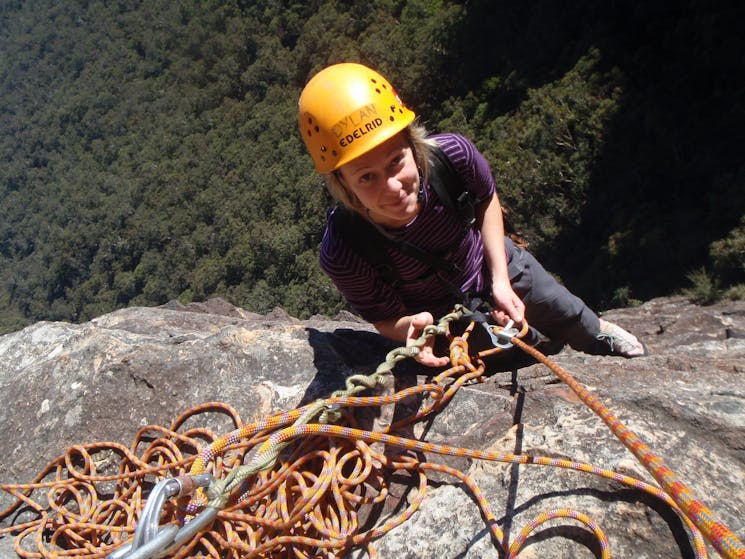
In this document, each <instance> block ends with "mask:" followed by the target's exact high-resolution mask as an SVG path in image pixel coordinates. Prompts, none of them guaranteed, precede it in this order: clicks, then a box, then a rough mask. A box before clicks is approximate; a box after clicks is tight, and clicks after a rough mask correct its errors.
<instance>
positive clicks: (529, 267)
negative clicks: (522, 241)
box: [504, 237, 600, 353]
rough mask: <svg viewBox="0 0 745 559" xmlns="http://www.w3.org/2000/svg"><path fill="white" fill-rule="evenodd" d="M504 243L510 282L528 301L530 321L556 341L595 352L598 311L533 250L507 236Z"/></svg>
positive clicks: (519, 294)
mask: <svg viewBox="0 0 745 559" xmlns="http://www.w3.org/2000/svg"><path fill="white" fill-rule="evenodd" d="M504 243H505V249H506V252H507V262H508V267H507V268H508V272H509V275H510V283H511V284H512V289H514V291H515V293H517V295H518V296H519V297H520V298H521V299H522V301H523V303H525V318H526V319H527V321H528V324H529V325H530V326H531V327H532V328H534V329H536V330H538V332H540V333H541V334H542V335H543V336H545V337H547V338H549V339H550V340H551V341H553V342H559V343H562V344H569V345H570V346H571V347H573V348H574V349H577V350H579V351H584V352H587V353H595V351H594V349H596V348H597V341H596V336H597V334H598V332H599V331H600V319H599V318H598V316H597V314H595V313H594V312H593V311H592V310H591V309H590V308H589V307H588V306H587V305H586V304H585V302H584V301H583V300H582V299H580V298H579V297H577V296H576V295H574V294H572V293H571V292H570V291H569V290H568V289H567V288H566V287H564V286H563V285H561V284H560V283H559V282H558V281H556V279H555V278H554V277H553V276H552V275H551V274H549V273H548V272H547V271H546V269H545V268H544V267H543V266H541V264H540V262H538V260H536V259H535V257H534V256H533V255H532V254H531V253H530V252H528V251H527V250H525V249H523V248H520V247H519V246H516V245H515V244H514V243H513V242H512V240H510V239H509V238H508V237H505V240H504Z"/></svg>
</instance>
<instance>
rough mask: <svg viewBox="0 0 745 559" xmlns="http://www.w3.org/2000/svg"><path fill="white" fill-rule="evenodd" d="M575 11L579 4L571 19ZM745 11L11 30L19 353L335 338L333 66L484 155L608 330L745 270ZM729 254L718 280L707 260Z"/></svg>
mask: <svg viewBox="0 0 745 559" xmlns="http://www.w3.org/2000/svg"><path fill="white" fill-rule="evenodd" d="M559 4H562V5H561V6H559ZM743 15H745V7H742V5H741V4H740V3H737V2H732V3H731V4H729V3H722V2H720V3H717V2H704V1H703V0H688V1H685V2H679V3H668V2H663V1H662V0H653V1H652V2H643V3H624V2H613V3H604V2H591V1H589V0H584V1H579V2H573V3H571V4H570V6H564V5H563V3H557V2H548V1H546V0H543V1H538V2H504V1H488V0H471V1H460V2H457V1H448V0H430V1H426V0H378V1H365V2H361V1H345V2H342V1H334V0H329V1H319V0H316V1H309V2H290V1H286V0H254V1H241V0H232V1H217V0H211V1H209V0H206V1H203V2H199V3H196V2H190V1H187V0H181V1H171V0H150V1H147V2H144V1H136V0H122V1H118V2H104V1H100V0H99V1H96V0H93V1H88V0H69V1H66V2H57V1H55V0H32V1H28V2H25V1H20V0H17V1H15V2H11V1H7V0H6V1H4V2H2V3H1V4H0V332H2V331H8V330H12V329H15V328H18V327H20V326H22V325H25V324H27V323H30V322H33V321H37V320H41V319H62V320H72V321H79V320H85V319H90V318H92V317H94V316H97V315H99V314H101V313H104V312H107V311H110V310H113V309H115V308H118V307H122V306H127V305H135V304H142V305H153V304H160V303H164V302H166V301H168V300H169V299H179V300H181V301H182V302H188V301H192V300H202V299H204V298H207V297H210V296H222V297H225V298H227V299H228V300H230V301H231V302H233V303H235V304H237V305H240V306H242V307H244V308H247V309H249V310H254V311H257V312H266V311H268V310H270V309H271V308H273V307H274V306H276V305H280V306H282V307H284V308H285V309H287V310H288V311H289V312H290V313H291V314H293V315H295V316H299V317H307V316H309V315H311V314H313V313H325V314H334V313H335V312H336V311H337V310H339V309H341V308H342V307H343V301H341V299H340V298H339V296H338V294H337V293H336V292H335V290H334V288H333V286H332V285H331V284H330V283H329V281H328V280H327V279H326V278H325V277H324V276H323V274H322V273H321V272H320V271H319V268H318V265H317V251H318V244H319V242H320V237H321V234H322V230H323V224H324V217H325V208H326V207H327V205H328V203H329V199H328V197H327V195H326V194H325V192H324V190H323V189H322V188H321V187H320V180H319V178H318V177H317V176H315V175H314V173H313V170H312V165H311V162H310V159H309V158H308V157H307V156H306V154H305V153H304V150H303V146H302V142H301V140H300V137H299V135H298V133H297V132H296V124H295V123H296V106H297V105H296V103H297V98H298V95H299V92H300V90H301V88H302V86H303V85H304V83H305V82H306V81H307V79H308V78H309V77H310V76H311V75H312V74H313V73H314V72H316V71H317V70H319V69H321V68H322V67H324V66H325V65H327V64H330V63H333V62H338V61H345V60H355V61H362V62H364V63H367V64H369V65H371V66H373V67H376V68H377V69H379V70H380V71H381V72H382V73H383V74H384V75H386V76H388V77H389V79H390V80H391V81H392V82H393V83H394V84H395V85H396V86H397V89H398V90H399V91H400V92H401V94H402V96H403V98H404V100H405V101H406V102H407V104H408V105H410V106H411V107H412V108H414V110H416V111H417V112H418V113H419V114H420V115H421V116H422V118H423V120H424V121H425V122H426V124H427V126H428V127H429V128H430V129H431V130H433V131H439V130H451V131H457V132H462V133H465V134H467V135H469V136H470V137H471V138H472V139H473V140H474V141H475V142H476V143H477V145H478V146H479V147H480V148H481V149H482V150H483V151H484V153H485V154H486V155H487V157H488V158H489V160H490V162H491V163H492V165H493V170H494V173H495V176H496V177H497V179H498V182H499V185H500V193H501V196H502V198H503V200H504V201H505V202H506V203H507V205H508V206H509V207H510V208H511V211H512V217H513V220H514V221H515V222H517V224H518V225H519V227H520V228H521V229H522V231H523V232H524V233H525V234H526V235H527V237H528V238H529V239H530V241H531V242H532V249H533V250H534V252H536V253H537V254H538V256H539V257H540V258H541V259H543V261H544V262H545V263H546V265H547V267H548V268H549V269H551V270H552V271H554V272H555V273H557V275H558V276H560V277H561V278H562V279H563V280H564V281H565V282H566V283H567V284H569V285H570V286H571V287H572V288H573V290H574V291H576V292H578V293H580V294H582V295H583V296H584V297H585V298H586V299H588V300H589V301H590V302H591V303H593V304H594V305H596V306H601V307H602V306H604V305H608V304H614V303H615V304H619V303H620V304H624V303H627V302H628V301H629V300H630V299H632V298H642V299H643V298H648V297H651V296H655V295H662V294H667V293H670V292H671V291H673V290H676V289H679V288H680V287H681V286H683V285H685V283H686V281H687V280H686V274H689V273H690V272H691V270H694V269H702V267H706V268H704V269H710V270H711V273H712V274H717V277H718V278H721V281H723V282H739V281H742V280H743V276H744V275H745V269H744V268H743V262H745V254H744V253H743V246H744V245H745V241H744V239H745V225H743V224H744V223H745V221H742V219H745V218H743V215H744V214H745V163H744V162H743V160H742V157H741V154H742V152H743V135H744V132H743V130H745V126H744V124H745V122H744V121H745V106H743V104H742V103H741V97H742V92H743V85H744V82H745V59H744V58H743V56H742V53H743V52H745V41H744V40H743V36H742V34H741V33H740V32H739V29H738V25H739V23H738V22H740V21H743ZM710 249H711V254H710Z"/></svg>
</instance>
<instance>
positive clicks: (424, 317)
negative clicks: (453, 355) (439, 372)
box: [406, 312, 450, 367]
mask: <svg viewBox="0 0 745 559" xmlns="http://www.w3.org/2000/svg"><path fill="white" fill-rule="evenodd" d="M434 322H435V319H434V317H433V316H432V313H429V312H420V313H418V314H415V315H412V316H411V321H410V322H409V328H408V330H407V332H406V347H409V346H413V345H415V343H416V342H417V340H419V338H420V337H421V335H422V332H423V331H424V328H425V327H426V326H429V325H430V324H434ZM434 345H435V338H434V336H433V337H430V338H428V339H427V340H426V341H425V342H424V344H423V345H422V346H421V347H420V348H419V353H418V354H417V355H416V357H415V358H414V359H416V361H417V363H421V364H422V365H426V366H427V367H444V366H445V365H447V364H448V363H450V358H449V357H437V356H436V355H435V352H434Z"/></svg>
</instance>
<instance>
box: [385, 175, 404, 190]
mask: <svg viewBox="0 0 745 559" xmlns="http://www.w3.org/2000/svg"><path fill="white" fill-rule="evenodd" d="M402 184H403V183H402V182H401V181H400V180H399V178H398V175H388V177H387V178H386V180H385V185H386V188H387V189H388V190H391V191H398V190H401V186H402Z"/></svg>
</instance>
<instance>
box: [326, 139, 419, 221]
mask: <svg viewBox="0 0 745 559" xmlns="http://www.w3.org/2000/svg"><path fill="white" fill-rule="evenodd" d="M339 173H340V174H341V178H342V180H343V183H344V185H346V187H347V188H349V189H350V190H351V191H352V192H353V193H354V194H355V195H356V196H357V198H359V200H360V202H362V205H363V206H365V208H367V210H368V216H369V217H370V219H372V220H373V221H374V222H376V223H379V224H381V225H385V226H386V227H402V226H404V225H406V224H407V223H409V222H410V221H411V220H412V219H414V217H415V216H416V215H417V213H418V212H419V171H418V169H417V165H416V160H415V159H414V151H413V150H412V148H411V144H410V143H409V141H408V139H407V138H406V135H405V134H404V133H398V134H396V135H395V136H393V137H392V138H391V139H389V140H387V141H385V142H383V143H382V144H380V145H379V146H376V147H375V148H373V149H372V150H370V151H368V152H367V153H365V154H363V155H361V156H360V157H358V158H356V159H353V160H352V161H350V162H349V163H346V164H344V165H342V166H341V167H340V168H339Z"/></svg>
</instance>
